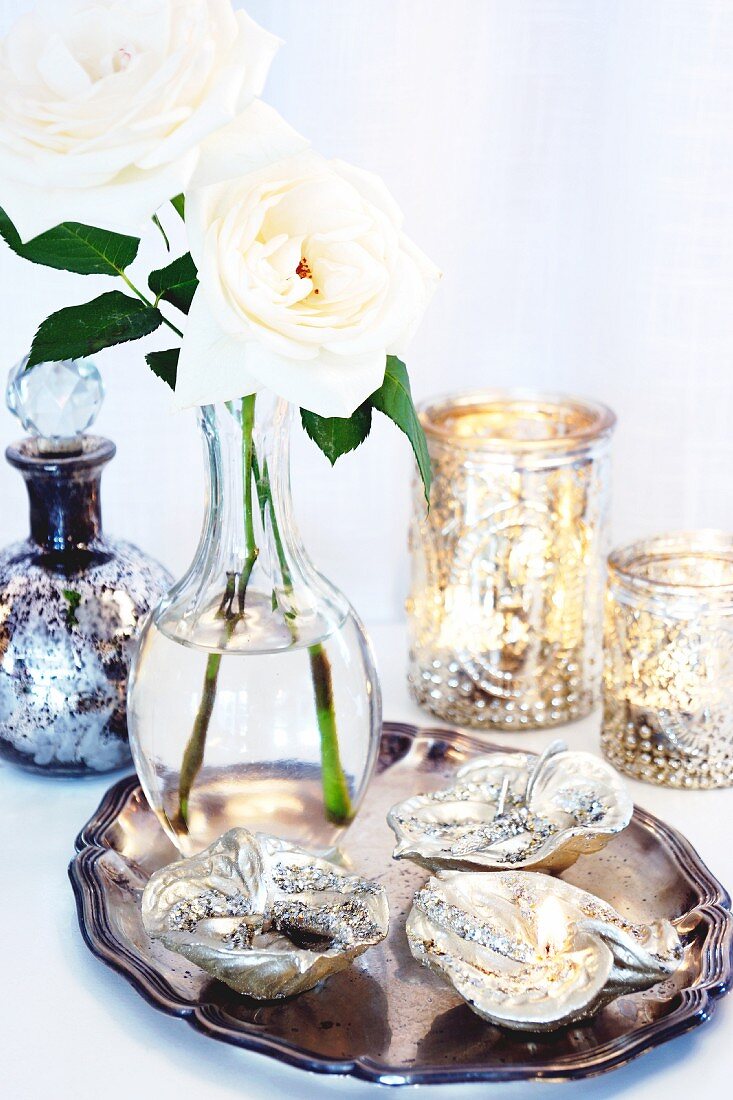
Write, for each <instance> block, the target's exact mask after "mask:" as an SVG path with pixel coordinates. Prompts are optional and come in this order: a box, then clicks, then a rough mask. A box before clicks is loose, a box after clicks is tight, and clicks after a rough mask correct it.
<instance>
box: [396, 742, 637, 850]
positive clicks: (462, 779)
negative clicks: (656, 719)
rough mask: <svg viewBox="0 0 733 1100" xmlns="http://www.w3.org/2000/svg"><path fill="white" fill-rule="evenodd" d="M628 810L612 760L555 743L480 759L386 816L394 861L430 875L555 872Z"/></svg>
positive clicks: (618, 827) (626, 817) (615, 826)
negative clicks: (536, 752) (444, 784)
mask: <svg viewBox="0 0 733 1100" xmlns="http://www.w3.org/2000/svg"><path fill="white" fill-rule="evenodd" d="M633 808H634V807H633V803H632V801H631V798H630V797H629V795H628V792H627V790H626V787H625V785H624V783H623V781H622V780H621V778H620V777H619V775H618V773H617V772H616V771H614V769H613V768H612V767H611V766H610V765H609V764H606V762H605V761H603V760H601V759H600V758H599V757H597V756H593V755H592V753H589V752H568V751H567V750H566V748H565V746H564V745H563V744H562V742H555V743H553V744H552V745H551V746H550V747H549V749H548V750H546V752H545V753H543V754H542V756H535V755H530V754H527V753H505V754H504V753H492V754H491V755H490V756H479V757H477V758H476V759H475V760H471V761H469V763H467V764H464V765H463V767H462V768H459V769H458V771H457V773H456V779H455V782H454V783H453V785H452V786H450V787H448V788H446V789H444V790H440V791H433V792H431V793H430V794H418V795H415V796H414V797H413V798H408V799H406V800H405V801H404V802H400V803H398V805H396V806H394V807H393V808H392V809H391V810H390V812H389V814H388V816H387V821H388V823H389V825H390V827H391V828H392V830H393V832H394V834H395V836H396V838H397V846H396V848H395V850H394V853H393V855H394V858H395V859H409V860H411V861H412V862H413V863H418V864H420V865H421V866H423V867H427V868H428V870H430V871H436V870H440V869H444V870H459V871H461V870H462V871H489V870H498V869H506V868H508V867H515V868H523V869H525V870H533V871H552V872H560V871H564V870H566V868H568V867H570V866H571V865H572V864H573V863H575V861H576V860H577V858H578V856H581V855H584V854H586V853H588V852H597V851H598V850H599V849H600V848H603V847H604V846H605V845H606V844H607V843H608V841H609V840H610V839H611V837H612V836H615V835H616V834H617V833H620V832H621V831H622V830H623V829H625V828H626V826H627V825H628V823H629V821H630V820H631V814H632V813H633Z"/></svg>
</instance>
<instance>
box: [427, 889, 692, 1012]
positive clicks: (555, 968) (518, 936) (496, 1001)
mask: <svg viewBox="0 0 733 1100" xmlns="http://www.w3.org/2000/svg"><path fill="white" fill-rule="evenodd" d="M550 909H551V910H552V915H553V918H554V919H555V921H556V928H555V931H554V933H553V936H552V938H551V937H549V936H547V934H546V932H545V931H544V930H543V923H544V922H543V915H544V914H545V913H547V912H548V910H550ZM407 938H408V941H409V944H410V950H411V951H412V954H413V955H414V957H415V958H416V959H417V960H418V962H420V963H422V964H423V965H424V966H427V967H429V969H431V970H433V971H434V972H435V973H436V974H438V975H439V976H440V977H441V978H443V979H444V980H445V981H446V982H448V983H449V984H450V985H452V986H453V987H454V988H455V990H456V992H457V993H459V994H460V996H461V997H463V999H464V1000H465V1001H466V1003H467V1004H468V1006H469V1007H470V1008H471V1009H472V1010H473V1011H474V1012H476V1013H477V1014H478V1015H479V1016H481V1017H482V1018H483V1019H485V1020H488V1021H489V1022H490V1023H493V1024H496V1025H498V1026H501V1027H508V1028H512V1029H516V1030H519V1031H554V1030H555V1029H556V1028H559V1027H563V1026H565V1025H566V1024H571V1023H576V1022H577V1021H578V1020H582V1019H585V1018H586V1017H588V1016H592V1015H594V1014H595V1013H596V1012H598V1011H599V1010H600V1009H601V1008H603V1006H604V1005H606V1004H608V1003H609V1002H610V1001H612V1000H614V999H615V998H616V997H620V996H622V995H623V994H626V993H633V992H637V991H640V990H644V989H649V988H650V987H651V986H653V985H656V983H657V982H660V981H662V980H664V979H665V978H667V977H668V976H669V975H670V974H672V973H674V971H675V970H677V968H678V967H679V965H680V964H681V962H682V958H683V949H682V945H681V943H680V940H679V937H678V935H677V932H676V931H675V929H674V927H673V926H672V925H671V924H670V922H669V921H667V920H654V921H652V922H651V923H650V924H632V923H631V922H629V921H627V920H625V919H624V918H623V917H622V916H621V915H620V914H619V913H617V912H616V910H615V909H613V907H612V906H610V905H608V904H607V903H606V902H604V901H601V900H600V899H599V898H596V897H595V896H594V895H593V894H589V893H587V892H586V891H585V890H580V889H578V887H576V886H571V885H570V883H567V882H562V881H561V880H559V879H554V878H551V877H550V876H548V875H540V874H534V873H532V872H527V871H503V872H500V873H498V874H466V873H465V872H461V871H441V872H439V873H438V875H437V877H435V878H431V879H430V881H429V882H428V884H427V886H424V887H423V888H422V889H421V890H418V892H417V894H416V895H415V902H414V905H413V908H412V910H411V912H410V915H409V917H408V919H407Z"/></svg>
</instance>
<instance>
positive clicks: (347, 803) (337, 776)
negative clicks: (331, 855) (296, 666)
mask: <svg viewBox="0 0 733 1100" xmlns="http://www.w3.org/2000/svg"><path fill="white" fill-rule="evenodd" d="M308 656H309V657H310V665H311V676H312V678H313V693H314V695H315V700H316V715H317V717H318V729H319V732H320V734H321V776H322V784H323V804H324V806H325V807H326V817H327V818H328V820H329V821H332V822H334V823H335V824H337V825H345V824H346V823H347V822H349V821H351V819H352V817H353V816H354V811H353V808H352V806H351V797H350V796H349V787H348V784H347V782H346V776H345V775H344V769H343V766H342V764H341V755H340V753H339V741H338V728H337V726H336V707H335V706H334V701H333V680H332V677H331V662H330V661H329V659H328V655H327V654H326V651H325V649H324V648H323V646H322V645H321V643H320V642H317V643H316V644H315V645H311V646H308Z"/></svg>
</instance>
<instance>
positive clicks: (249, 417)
mask: <svg viewBox="0 0 733 1100" xmlns="http://www.w3.org/2000/svg"><path fill="white" fill-rule="evenodd" d="M256 400H257V395H256V394H254V393H252V394H250V395H249V396H248V397H243V398H242V466H243V469H244V475H243V476H244V539H245V545H246V547H247V559H246V561H245V565H244V569H243V570H242V572H241V573H240V574H239V611H240V614H244V601H245V597H246V594H247V585H248V584H249V578H250V577H251V576H252V570H253V569H254V565H255V562H256V561H257V556H258V554H259V550H258V549H257V542H256V539H255V521H254V516H253V514H252V459H253V457H254V439H253V433H254V422H255V401H256Z"/></svg>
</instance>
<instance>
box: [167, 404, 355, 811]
mask: <svg viewBox="0 0 733 1100" xmlns="http://www.w3.org/2000/svg"><path fill="white" fill-rule="evenodd" d="M254 412H255V395H254V394H252V395H250V396H249V397H245V398H243V399H242V459H243V466H244V506H245V509H244V510H245V543H246V547H247V558H246V561H245V564H244V567H243V569H242V572H241V573H240V574H239V583H238V585H237V595H238V603H239V612H238V614H232V610H231V607H232V601H233V598H234V593H235V575H234V574H233V573H232V574H230V575H229V576H228V578H227V587H226V591H225V592H224V596H223V598H222V602H221V605H220V607H219V611H218V614H219V615H221V616H222V617H224V618H226V642H225V645H224V647H223V648H226V645H227V644H228V643H229V641H231V638H232V635H233V633H234V629H235V627H236V624H237V622H238V621H239V620H240V619H241V617H242V615H243V614H244V605H245V598H246V592H247V584H248V583H249V579H250V576H251V574H252V569H253V568H254V563H255V561H256V560H257V555H258V553H259V551H258V548H257V544H256V539H255V530H254V516H253V514H252V504H253V499H252V482H253V480H254V484H255V487H256V490H257V496H258V499H259V504H260V510H261V512H262V518H263V522H264V518H265V512H266V510H267V508H268V507H269V511H270V522H271V526H272V536H273V540H274V543H275V552H276V554H277V560H278V564H279V567H280V574H281V576H282V582H283V588H284V590H285V591H286V593H288V594H292V591H293V579H292V575H291V573H290V568H289V566H288V560H287V556H286V554H285V548H284V546H283V541H282V536H281V534H280V529H279V526H278V523H277V518H276V516H275V510H274V507H273V502H272V489H271V486H270V478H269V473H268V470H267V463H265V465H264V466H263V468H262V470H260V468H259V463H258V461H257V454H256V452H255V448H254V440H253V428H254ZM285 621H286V623H287V626H288V629H289V630H290V633H291V635H292V638H293V641H296V640H297V637H298V631H297V625H296V623H295V621H294V615H291V614H289V613H287V612H286V614H285ZM308 657H309V660H310V669H311V678H312V681H313V694H314V700H315V706H316V718H317V722H318V731H319V734H320V739H321V775H322V786H323V802H324V806H325V810H326V817H327V819H328V820H329V821H332V822H335V823H336V824H339V825H342V824H346V823H348V822H349V821H351V819H352V818H353V816H354V811H353V806H352V803H351V797H350V795H349V787H348V783H347V781H346V775H345V773H344V769H343V765H342V763H341V755H340V751H339V743H338V727H337V723H336V706H335V702H334V697H333V677H332V673H331V662H330V661H329V659H328V654H327V653H326V651H325V649H324V647H323V644H322V643H321V642H316V643H315V644H313V645H311V646H308ZM221 659H222V654H221V653H212V654H210V655H209V657H208V660H207V662H206V671H205V674H204V684H203V690H202V693H201V702H200V704H199V709H198V712H197V714H196V719H195V721H194V726H193V730H192V731H191V736H190V738H189V740H188V744H187V745H186V749H185V752H184V754H183V763H182V765H181V777H180V780H179V786H178V814H177V820H176V822H175V826H176V829H177V831H182V832H187V831H188V808H189V806H188V804H189V798H190V794H191V788H192V787H193V784H194V782H195V780H196V776H197V775H198V773H199V771H200V770H201V766H202V764H203V760H204V751H205V748H206V736H207V734H208V730H209V724H210V722H211V717H212V714H213V712H214V705H215V703H216V693H217V688H218V682H219V672H220V670H221Z"/></svg>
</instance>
